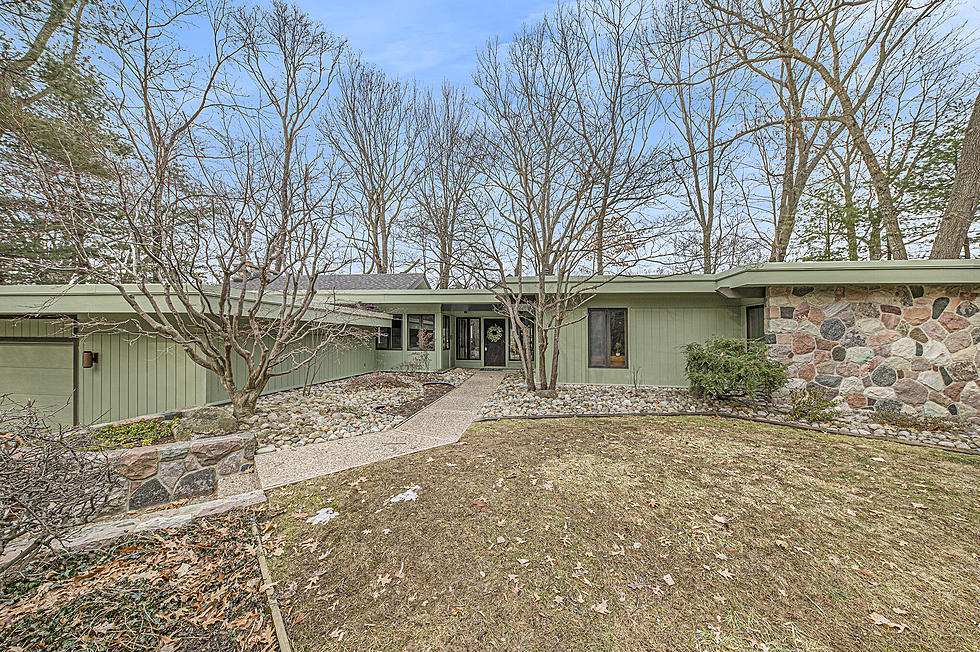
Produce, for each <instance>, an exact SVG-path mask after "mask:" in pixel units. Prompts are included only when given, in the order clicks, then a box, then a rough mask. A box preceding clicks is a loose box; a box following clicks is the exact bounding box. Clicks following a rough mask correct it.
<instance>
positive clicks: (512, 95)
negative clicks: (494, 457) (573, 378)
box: [474, 11, 665, 391]
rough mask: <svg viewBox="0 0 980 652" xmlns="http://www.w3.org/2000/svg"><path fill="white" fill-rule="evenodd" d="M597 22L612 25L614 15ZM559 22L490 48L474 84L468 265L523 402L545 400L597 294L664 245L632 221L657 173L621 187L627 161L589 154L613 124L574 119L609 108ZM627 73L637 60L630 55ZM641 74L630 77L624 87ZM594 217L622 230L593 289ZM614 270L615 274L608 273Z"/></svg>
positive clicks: (639, 220)
mask: <svg viewBox="0 0 980 652" xmlns="http://www.w3.org/2000/svg"><path fill="white" fill-rule="evenodd" d="M607 16H608V17H609V18H610V19H611V20H614V21H615V20H618V18H617V17H616V16H617V14H616V13H615V11H613V12H612V13H609V14H607ZM569 18H570V16H569V14H567V13H564V14H563V13H562V12H558V13H557V14H556V15H555V16H553V17H552V16H549V17H546V18H545V19H544V20H543V21H542V22H541V23H539V24H536V25H533V26H528V27H525V28H524V30H523V31H522V32H520V33H519V34H517V35H516V36H515V37H514V39H513V41H512V42H511V43H509V44H508V45H506V46H502V45H501V44H500V43H499V42H496V41H494V42H491V43H490V44H489V45H488V47H487V49H486V51H484V52H483V53H481V54H480V56H479V63H478V68H477V72H476V73H475V74H474V84H475V85H476V87H477V88H478V89H479V96H478V99H477V106H478V108H479V110H480V113H481V114H482V116H483V119H484V121H485V129H484V131H483V135H484V138H483V139H482V149H481V152H480V157H479V161H480V165H481V167H480V173H481V180H482V187H483V189H484V196H485V200H486V201H485V202H481V207H482V212H481V223H482V227H483V237H482V239H481V240H480V243H479V245H478V247H477V250H476V256H475V258H476V259H477V263H476V264H477V265H479V266H480V268H479V272H480V273H481V274H482V279H483V282H484V284H485V285H486V286H487V287H489V288H490V289H491V290H492V291H493V292H494V294H495V295H496V298H497V299H498V301H499V303H500V304H501V306H502V307H503V309H504V310H505V311H506V313H507V315H508V316H509V317H510V322H511V327H512V329H513V332H512V337H513V338H514V341H516V342H518V344H519V346H518V350H519V354H520V358H521V363H522V366H523V368H524V373H525V379H526V382H527V384H528V388H529V389H531V390H535V389H542V390H545V391H549V390H552V389H554V387H555V385H556V383H557V378H558V364H559V355H560V342H561V337H560V335H561V332H562V329H563V328H564V327H566V326H567V325H569V324H570V323H574V322H576V321H578V320H580V319H582V318H583V314H582V313H581V312H578V313H577V312H576V311H580V309H581V308H582V307H583V306H584V304H585V303H586V302H588V301H589V300H590V298H591V296H592V291H593V290H594V289H595V287H596V286H597V284H601V283H604V282H608V280H609V278H610V276H609V272H610V271H614V272H615V273H616V274H618V273H622V271H623V270H627V269H631V268H632V267H633V266H635V265H636V264H637V263H638V262H639V261H640V260H643V259H645V257H647V256H648V254H649V251H650V244H651V242H652V241H653V240H654V239H656V238H658V237H660V236H662V235H663V230H662V229H660V228H658V225H656V224H653V223H646V222H644V221H643V219H644V218H643V216H642V209H643V208H644V207H645V206H648V205H649V203H650V202H651V201H652V198H653V197H654V196H656V195H657V194H658V193H657V190H658V189H659V188H658V186H657V184H658V183H662V180H663V178H664V176H665V175H663V174H662V171H663V166H661V167H660V169H659V172H660V173H659V174H658V173H656V171H655V170H654V166H653V165H652V164H651V165H650V166H649V168H648V171H647V172H646V173H645V174H644V175H643V176H642V178H643V179H644V185H643V186H642V187H641V186H629V184H633V183H636V180H635V179H631V178H624V177H623V176H622V174H621V170H622V168H621V167H620V166H621V165H622V161H623V160H624V159H623V158H620V157H622V156H623V155H624V153H626V152H627V151H630V150H627V149H619V150H617V151H618V154H617V157H616V158H615V160H616V161H617V162H618V163H617V164H616V165H612V166H611V165H610V164H609V161H610V160H613V159H610V158H608V156H609V154H610V151H609V150H608V149H605V150H599V149H597V148H595V146H594V144H595V143H604V144H605V145H604V147H608V146H609V144H610V143H613V142H616V140H617V137H616V136H615V135H613V134H612V133H611V132H612V131H613V130H615V129H618V128H619V127H621V123H619V122H617V123H616V124H615V125H614V124H612V123H610V122H609V121H608V120H605V119H596V120H590V119H585V120H583V119H582V116H583V115H604V113H605V109H604V108H602V109H599V110H597V112H596V113H591V114H590V113H585V114H583V107H607V106H608V104H607V102H608V98H606V97H605V92H606V91H605V90H604V89H603V87H602V86H601V85H598V84H592V85H587V84H582V83H581V77H583V76H585V75H589V74H593V71H594V70H595V68H594V67H592V63H591V62H590V61H589V58H588V56H587V55H583V52H587V50H583V49H578V48H576V49H571V48H570V47H569V46H570V44H571V42H573V38H574V36H573V35H564V36H563V35H562V34H563V32H562V30H564V29H567V28H569V27H568V26H564V25H563V24H562V21H564V20H568V19H569ZM554 21H557V23H555V22H554ZM575 29H578V28H577V27H576V28H575ZM621 29H622V28H616V29H612V30H610V33H617V32H618V31H620V30H621ZM573 34H574V33H573ZM566 39H567V40H566ZM626 61H633V62H636V61H638V57H637V56H635V55H633V54H631V55H630V57H629V59H627V60H626ZM631 65H632V64H631ZM639 72H640V71H639V70H629V71H627V73H626V77H625V78H630V77H635V76H636V75H638V74H639ZM586 141H591V143H593V146H590V145H589V144H588V143H587V142H586ZM632 151H634V152H635V150H632ZM597 153H601V154H602V155H597ZM646 154H647V155H651V153H649V152H647V153H646ZM652 160H656V158H654V159H652ZM661 160H662V159H661ZM627 187H629V188H631V190H629V191H626V190H625V189H626V188H627ZM627 199H629V201H627ZM611 208H612V210H610V209H611ZM603 210H606V211H608V212H607V213H606V215H607V216H608V215H611V214H614V213H620V214H622V215H624V216H625V217H626V218H627V219H628V220H629V222H630V223H631V224H632V226H631V227H630V228H629V229H628V232H629V233H630V236H631V241H630V243H629V246H627V247H620V250H619V251H617V252H616V257H615V259H613V258H612V257H611V256H609V255H608V253H611V252H607V253H604V254H603V256H604V260H605V261H606V265H607V267H606V269H605V270H604V271H605V272H606V275H604V276H601V277H600V276H598V275H596V273H595V269H596V265H595V250H596V247H595V216H596V215H597V213H599V212H600V211H603ZM612 260H615V269H610V268H611V267H612V264H613V263H612V262H611V261H612ZM511 275H515V276H518V277H527V276H532V277H534V279H533V281H530V280H529V281H524V280H519V279H514V278H512V277H511ZM614 275H615V274H614ZM531 330H533V336H532V335H531V333H530V331H531ZM532 342H533V345H534V351H533V352H532V351H531V343H532Z"/></svg>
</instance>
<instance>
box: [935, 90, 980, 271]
mask: <svg viewBox="0 0 980 652" xmlns="http://www.w3.org/2000/svg"><path fill="white" fill-rule="evenodd" d="M978 201H980V94H978V95H977V98H976V100H975V101H974V102H973V111H972V112H971V113H970V118H969V121H968V122H967V125H966V129H965V130H964V133H963V141H962V144H961V147H960V152H959V161H958V163H957V165H956V176H955V179H954V181H953V186H952V188H951V189H950V194H949V201H948V202H947V204H946V209H945V210H944V211H943V215H942V217H941V218H940V222H939V233H938V234H937V236H936V240H935V241H934V242H933V245H932V251H931V252H930V254H929V257H930V258H958V257H959V255H960V252H963V251H964V250H965V249H966V247H967V246H968V241H967V234H968V233H969V232H970V225H971V224H973V220H974V218H975V216H976V214H977V203H978Z"/></svg>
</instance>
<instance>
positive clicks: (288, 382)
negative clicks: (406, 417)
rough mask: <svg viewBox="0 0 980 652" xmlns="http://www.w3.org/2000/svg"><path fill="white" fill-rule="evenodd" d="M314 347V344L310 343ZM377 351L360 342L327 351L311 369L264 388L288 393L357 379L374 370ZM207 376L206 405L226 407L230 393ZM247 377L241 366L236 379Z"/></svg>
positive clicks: (276, 378)
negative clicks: (318, 385) (225, 403)
mask: <svg viewBox="0 0 980 652" xmlns="http://www.w3.org/2000/svg"><path fill="white" fill-rule="evenodd" d="M307 345H308V346H312V340H311V341H310V342H308V344H307ZM374 353H375V352H374V349H373V348H371V344H370V343H367V342H365V341H363V340H361V339H359V341H356V342H351V343H348V344H346V345H343V346H341V347H337V348H328V349H326V350H324V351H322V352H320V353H319V355H317V357H316V359H315V360H314V361H312V362H311V363H310V364H309V365H304V366H303V367H301V368H299V369H294V370H293V371H290V372H289V373H286V374H283V375H281V376H274V377H272V378H271V379H270V380H269V383H268V384H267V385H266V387H265V391H264V392H263V393H264V394H269V393H271V392H281V391H283V390H287V389H294V388H297V387H304V386H306V385H311V384H316V383H324V382H328V381H331V380H336V379H338V378H347V377H348V376H356V375H357V374H363V373H366V372H369V371H374V369H375V356H374ZM206 374H207V399H206V402H207V403H224V402H227V401H228V393H227V392H226V391H225V388H224V387H222V386H221V383H220V382H219V381H218V377H217V376H216V375H215V374H213V373H211V372H206ZM244 374H245V365H244V363H243V362H240V359H239V364H238V365H237V366H236V368H235V377H236V378H241V377H243V376H244Z"/></svg>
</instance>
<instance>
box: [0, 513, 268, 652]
mask: <svg viewBox="0 0 980 652" xmlns="http://www.w3.org/2000/svg"><path fill="white" fill-rule="evenodd" d="M252 518H253V517H252V515H251V514H250V513H248V512H235V513H231V514H228V515H226V516H223V517H221V518H216V519H208V520H203V521H197V522H194V523H192V524H190V525H188V526H187V527H184V528H181V529H174V530H161V531H159V532H154V533H150V534H144V535H136V536H132V537H129V538H127V539H123V540H121V541H120V542H119V543H118V544H117V545H115V546H113V547H112V548H110V549H108V550H102V551H96V552H90V553H84V554H77V555H72V556H54V555H48V556H44V557H41V558H39V559H37V560H35V561H34V562H33V563H32V565H31V566H30V567H29V568H27V569H26V572H25V573H24V575H23V577H22V579H20V580H18V581H12V582H8V583H7V584H6V585H5V586H3V587H0V639H2V640H3V649H4V650H11V651H12V652H21V651H27V650H46V651H51V652H53V651H62V650H63V651H67V650H91V651H93V652H94V651H103V650H104V651H106V652H110V651H113V652H114V651H118V650H126V651H127V652H142V651H146V652H150V651H155V652H225V651H227V650H245V651H249V652H259V651H262V652H265V651H268V650H272V649H274V641H275V639H274V636H273V629H272V621H271V618H270V616H269V609H268V603H267V602H266V599H265V596H264V595H263V594H261V593H260V589H261V584H262V579H261V573H260V572H259V568H258V562H257V558H256V555H255V546H254V544H255V538H254V536H253V535H252V532H251V529H250V528H251V522H252V521H251V519H252Z"/></svg>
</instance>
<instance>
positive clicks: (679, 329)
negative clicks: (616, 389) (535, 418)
mask: <svg viewBox="0 0 980 652" xmlns="http://www.w3.org/2000/svg"><path fill="white" fill-rule="evenodd" d="M588 306H589V307H592V308H626V309H627V353H628V360H627V364H628V367H627V368H626V369H606V368H590V367H589V366H588V324H587V320H586V310H587V308H583V309H581V310H579V311H576V312H575V313H574V314H573V316H572V319H573V320H577V321H575V322H574V323H572V324H569V325H568V326H566V327H565V328H564V329H563V330H562V336H561V341H560V346H561V349H560V350H561V358H560V362H559V369H558V381H559V382H560V383H568V384H598V385H612V384H627V385H629V384H632V383H633V378H634V376H633V374H634V372H635V373H636V375H637V377H636V380H637V382H638V383H639V384H641V385H661V386H665V387H686V386H687V377H686V376H685V375H684V353H683V350H682V349H683V346H684V345H685V344H688V343H690V342H703V341H705V340H707V339H709V338H710V337H713V336H720V337H744V335H745V309H744V307H743V306H742V305H741V304H740V303H739V302H736V301H732V302H730V303H729V305H719V299H718V298H717V297H706V298H699V297H696V296H693V297H692V296H678V297H665V298H663V299H661V298H651V297H619V298H616V297H613V298H606V297H603V298H602V299H601V300H598V299H597V300H595V301H592V302H589V304H588Z"/></svg>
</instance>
